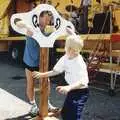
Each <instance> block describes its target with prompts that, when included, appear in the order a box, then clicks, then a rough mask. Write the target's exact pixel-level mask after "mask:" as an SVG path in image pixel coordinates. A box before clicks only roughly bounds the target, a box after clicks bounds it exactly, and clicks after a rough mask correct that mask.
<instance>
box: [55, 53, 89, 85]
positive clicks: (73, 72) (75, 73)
mask: <svg viewBox="0 0 120 120" xmlns="http://www.w3.org/2000/svg"><path fill="white" fill-rule="evenodd" d="M53 71H56V72H60V73H61V72H65V80H66V82H67V83H68V84H69V85H73V84H75V83H80V84H81V85H82V86H83V87H88V82H89V79H88V72H87V66H86V64H85V62H84V60H83V58H82V56H81V55H80V54H79V55H78V56H77V57H75V58H73V59H69V58H68V56H67V55H66V54H65V55H64V56H62V57H61V58H60V59H59V61H58V62H57V64H56V65H55V66H54V68H53Z"/></svg>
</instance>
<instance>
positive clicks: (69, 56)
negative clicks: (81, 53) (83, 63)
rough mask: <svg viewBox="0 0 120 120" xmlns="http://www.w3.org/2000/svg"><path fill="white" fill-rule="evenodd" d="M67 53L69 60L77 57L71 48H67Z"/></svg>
mask: <svg viewBox="0 0 120 120" xmlns="http://www.w3.org/2000/svg"><path fill="white" fill-rule="evenodd" d="M65 52H66V55H67V56H68V58H69V59H71V58H74V57H75V56H76V53H75V50H74V49H72V48H71V47H68V48H65Z"/></svg>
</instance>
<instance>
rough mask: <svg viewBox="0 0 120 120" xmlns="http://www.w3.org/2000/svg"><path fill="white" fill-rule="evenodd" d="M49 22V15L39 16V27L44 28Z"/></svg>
mask: <svg viewBox="0 0 120 120" xmlns="http://www.w3.org/2000/svg"><path fill="white" fill-rule="evenodd" d="M49 23H50V18H49V15H47V14H45V15H43V16H42V17H41V16H40V17H39V25H40V28H43V29H44V28H45V26H46V25H48V24H49Z"/></svg>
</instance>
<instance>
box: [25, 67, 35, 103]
mask: <svg viewBox="0 0 120 120" xmlns="http://www.w3.org/2000/svg"><path fill="white" fill-rule="evenodd" d="M25 73H26V79H27V88H26V93H27V97H28V99H29V102H30V101H34V100H35V93H34V80H33V78H32V72H31V71H30V70H28V69H27V68H26V69H25Z"/></svg>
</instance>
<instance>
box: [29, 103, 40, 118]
mask: <svg viewBox="0 0 120 120" xmlns="http://www.w3.org/2000/svg"><path fill="white" fill-rule="evenodd" d="M38 113H39V109H38V107H37V105H36V104H32V106H31V109H30V112H29V114H30V115H31V117H35V116H36V115H38Z"/></svg>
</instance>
